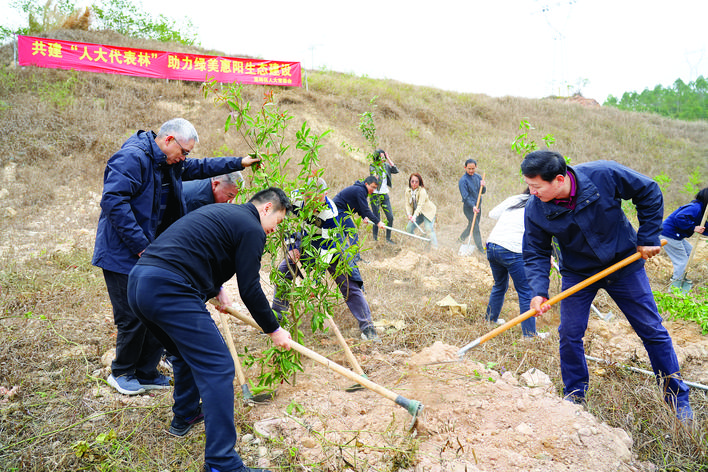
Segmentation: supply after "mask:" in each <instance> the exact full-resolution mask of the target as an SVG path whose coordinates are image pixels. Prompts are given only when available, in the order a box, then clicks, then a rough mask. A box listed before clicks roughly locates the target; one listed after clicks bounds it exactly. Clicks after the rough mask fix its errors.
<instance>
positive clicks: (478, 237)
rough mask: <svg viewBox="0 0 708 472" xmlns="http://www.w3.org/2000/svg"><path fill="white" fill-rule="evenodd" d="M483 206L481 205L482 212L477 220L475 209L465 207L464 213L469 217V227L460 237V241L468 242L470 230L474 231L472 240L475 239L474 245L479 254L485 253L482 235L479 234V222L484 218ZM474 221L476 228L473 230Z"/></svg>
mask: <svg viewBox="0 0 708 472" xmlns="http://www.w3.org/2000/svg"><path fill="white" fill-rule="evenodd" d="M481 210H482V206H481V205H480V212H479V213H477V218H476V219H475V217H474V207H473V206H469V205H464V206H463V207H462V211H463V212H464V213H465V217H467V227H466V228H465V230H464V231H463V232H462V234H461V235H460V239H462V240H465V243H466V242H467V241H466V240H467V237H468V236H469V235H470V229H472V238H473V239H474V244H475V246H477V249H478V250H479V252H481V253H484V244H482V234H481V233H480V232H479V220H480V219H481V218H482V211H481ZM472 220H474V228H472Z"/></svg>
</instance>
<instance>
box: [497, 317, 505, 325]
mask: <svg viewBox="0 0 708 472" xmlns="http://www.w3.org/2000/svg"><path fill="white" fill-rule="evenodd" d="M494 323H496V324H498V325H503V324H504V323H506V320H505V319H504V318H497V321H494Z"/></svg>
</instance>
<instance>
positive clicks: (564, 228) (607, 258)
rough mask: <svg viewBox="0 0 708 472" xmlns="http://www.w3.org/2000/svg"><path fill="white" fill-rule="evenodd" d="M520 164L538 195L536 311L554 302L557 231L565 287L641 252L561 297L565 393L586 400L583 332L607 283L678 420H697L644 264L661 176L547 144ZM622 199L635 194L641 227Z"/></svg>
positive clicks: (526, 250) (650, 250)
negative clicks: (570, 155)
mask: <svg viewBox="0 0 708 472" xmlns="http://www.w3.org/2000/svg"><path fill="white" fill-rule="evenodd" d="M521 171H522V174H523V176H524V180H525V181H526V184H527V185H528V186H529V190H530V192H531V195H532V197H531V198H530V199H529V201H528V203H527V205H526V213H525V222H524V223H525V233H524V239H523V255H524V262H525V269H526V276H527V278H528V282H529V285H530V286H531V291H532V299H531V306H530V308H531V310H535V311H536V316H538V315H540V314H542V313H545V312H546V311H548V309H549V308H550V305H549V304H548V303H546V302H547V300H548V297H549V295H548V287H549V273H550V265H551V254H552V248H553V245H552V239H553V238H554V237H555V238H556V240H557V242H558V246H559V248H560V251H561V255H562V258H563V265H562V268H561V275H562V288H563V290H565V289H567V288H569V287H572V286H574V285H577V284H578V283H581V282H582V281H583V280H584V279H587V278H588V277H591V276H593V275H594V274H597V273H598V272H600V271H602V269H604V268H606V267H607V266H609V265H611V264H614V263H616V262H618V261H620V260H622V259H626V258H628V257H629V256H632V255H633V254H637V252H638V253H639V254H640V255H641V257H637V258H636V260H635V261H634V262H632V263H631V264H628V265H626V266H625V267H623V268H621V269H620V270H617V271H616V272H613V273H612V274H609V275H607V276H606V277H604V278H601V279H599V280H598V281H597V282H595V283H593V284H592V285H589V286H587V287H584V288H583V289H581V290H579V291H577V292H575V293H574V294H573V295H572V296H569V297H568V298H566V299H564V300H563V302H562V303H561V310H560V312H561V313H560V317H561V318H560V325H559V327H558V332H559V335H560V362H561V375H562V378H563V384H564V389H563V393H564V394H565V397H566V399H567V400H569V401H572V402H574V403H578V404H584V403H585V396H586V393H587V390H588V383H589V373H588V367H587V362H586V360H585V350H584V346H583V337H584V335H585V331H586V329H587V326H588V318H589V316H590V304H591V303H592V301H593V299H594V298H595V294H596V293H597V291H598V290H599V289H600V288H604V289H605V291H606V292H607V293H608V294H609V295H610V297H612V299H613V300H614V301H615V302H616V303H617V305H618V306H619V308H620V309H621V310H622V312H623V313H624V315H625V316H626V318H627V321H629V323H630V325H631V326H632V328H633V329H634V331H635V332H636V333H637V335H638V336H639V337H640V338H641V340H642V342H643V343H644V347H645V349H646V350H647V354H648V355H649V360H650V361H651V365H652V369H653V371H654V374H655V375H656V377H657V381H658V382H659V383H660V385H661V387H662V391H663V392H664V400H665V401H666V403H667V404H668V405H669V406H670V408H672V409H673V411H674V412H675V414H676V416H677V418H678V419H679V420H681V421H684V422H689V421H691V420H692V419H693V412H692V410H691V407H690V405H689V388H688V386H687V385H686V384H685V383H684V381H683V380H682V378H681V373H680V370H679V364H678V359H677V357H676V353H675V351H674V347H673V344H672V341H671V336H670V335H669V333H668V331H667V330H666V328H665V327H664V326H663V324H662V318H661V316H660V315H659V312H658V310H657V307H656V302H655V301H654V297H653V294H652V290H651V286H650V285H649V279H648V277H647V275H646V271H645V269H644V260H645V259H648V258H650V257H653V256H655V255H657V254H658V253H659V252H660V250H661V245H660V242H659V232H660V230H661V220H662V216H663V197H662V194H661V190H660V189H659V186H658V185H657V183H656V182H654V181H653V180H652V179H650V178H648V177H646V176H644V175H642V174H640V173H638V172H636V171H634V170H632V169H630V168H627V167H625V166H622V165H620V164H618V163H616V162H613V161H596V162H589V163H584V164H580V165H577V166H574V167H570V166H567V165H566V161H565V158H564V157H563V156H562V155H561V154H559V153H557V152H553V151H547V150H544V151H534V152H532V153H530V154H528V155H526V157H525V158H524V160H523V162H522V164H521ZM622 200H632V203H633V204H634V205H635V207H636V210H637V217H638V220H639V222H640V224H639V228H638V230H637V231H635V230H634V228H633V227H632V225H631V224H630V223H629V221H628V220H627V217H626V216H625V214H624V212H623V211H622Z"/></svg>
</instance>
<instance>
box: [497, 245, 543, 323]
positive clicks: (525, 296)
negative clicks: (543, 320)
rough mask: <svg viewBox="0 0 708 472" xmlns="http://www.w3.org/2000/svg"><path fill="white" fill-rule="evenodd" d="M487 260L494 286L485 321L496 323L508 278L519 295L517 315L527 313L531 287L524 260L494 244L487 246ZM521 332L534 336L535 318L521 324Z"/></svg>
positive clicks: (518, 254)
mask: <svg viewBox="0 0 708 472" xmlns="http://www.w3.org/2000/svg"><path fill="white" fill-rule="evenodd" d="M487 260H488V261H489V267H490V268H491V269H492V276H493V277H494V286H493V287H492V293H490V294H489V303H488V304H487V315H486V319H487V320H489V321H497V320H498V319H499V313H501V309H502V305H504V296H505V295H506V291H507V290H508V289H509V276H511V279H512V280H513V281H514V287H515V288H516V293H517V294H518V295H519V314H521V313H525V312H527V311H529V305H530V304H531V287H530V286H529V283H528V281H527V280H526V272H525V271H524V258H523V256H522V255H521V253H518V252H511V251H509V250H508V249H505V248H504V247H502V246H499V245H498V244H494V243H488V244H487ZM521 332H522V333H523V335H524V336H535V335H536V317H534V316H532V317H530V318H527V319H525V320H524V321H522V322H521Z"/></svg>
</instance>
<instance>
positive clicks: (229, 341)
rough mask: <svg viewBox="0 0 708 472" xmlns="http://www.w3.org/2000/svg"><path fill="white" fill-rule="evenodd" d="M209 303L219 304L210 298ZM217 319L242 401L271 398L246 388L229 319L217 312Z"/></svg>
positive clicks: (222, 313)
mask: <svg viewBox="0 0 708 472" xmlns="http://www.w3.org/2000/svg"><path fill="white" fill-rule="evenodd" d="M211 303H212V304H213V305H214V306H216V307H217V308H218V307H219V306H220V305H219V303H218V302H216V301H215V300H211ZM219 317H220V318H219V320H220V321H221V329H223V330H224V338H225V339H226V345H227V346H228V347H229V352H231V357H233V360H234V368H235V369H236V378H238V383H239V385H241V393H242V395H243V402H244V403H246V404H253V403H262V402H265V401H268V400H271V399H272V398H273V395H272V394H270V393H259V394H258V395H253V394H252V393H251V390H250V389H249V388H248V382H246V376H245V375H244V374H243V369H242V368H241V361H240V359H239V358H238V353H237V352H236V346H234V338H233V336H232V335H231V328H230V327H229V321H228V319H227V318H226V313H224V312H221V311H220V312H219Z"/></svg>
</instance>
